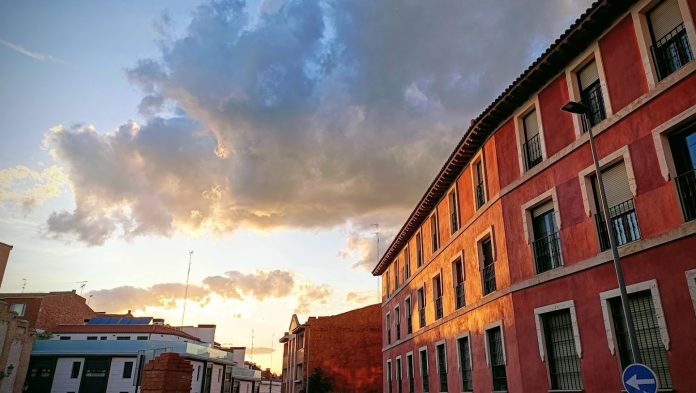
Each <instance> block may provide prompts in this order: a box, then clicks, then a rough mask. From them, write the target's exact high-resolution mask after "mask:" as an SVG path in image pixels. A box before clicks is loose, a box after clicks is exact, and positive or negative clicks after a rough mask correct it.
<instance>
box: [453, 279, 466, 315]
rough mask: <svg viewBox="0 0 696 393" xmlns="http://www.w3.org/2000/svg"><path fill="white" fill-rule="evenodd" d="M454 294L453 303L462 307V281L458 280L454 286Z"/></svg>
mask: <svg viewBox="0 0 696 393" xmlns="http://www.w3.org/2000/svg"><path fill="white" fill-rule="evenodd" d="M454 296H455V303H456V305H457V308H458V309H459V308H462V307H464V283H463V282H460V283H459V284H457V286H456V287H454Z"/></svg>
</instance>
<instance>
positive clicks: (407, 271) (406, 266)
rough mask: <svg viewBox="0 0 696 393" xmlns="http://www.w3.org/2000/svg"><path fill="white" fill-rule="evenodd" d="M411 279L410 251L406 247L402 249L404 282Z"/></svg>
mask: <svg viewBox="0 0 696 393" xmlns="http://www.w3.org/2000/svg"><path fill="white" fill-rule="evenodd" d="M409 277H411V250H410V249H409V247H408V246H406V248H405V249H404V282H406V280H408V278H409Z"/></svg>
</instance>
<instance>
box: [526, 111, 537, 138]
mask: <svg viewBox="0 0 696 393" xmlns="http://www.w3.org/2000/svg"><path fill="white" fill-rule="evenodd" d="M538 133H539V122H538V121H537V116H536V110H534V111H531V112H530V113H529V114H528V115H527V116H525V117H524V134H525V137H526V139H527V140H529V139H531V138H532V137H533V136H535V135H537V134H538Z"/></svg>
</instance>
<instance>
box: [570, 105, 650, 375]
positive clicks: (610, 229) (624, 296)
mask: <svg viewBox="0 0 696 393" xmlns="http://www.w3.org/2000/svg"><path fill="white" fill-rule="evenodd" d="M561 110H562V111H565V112H570V113H575V114H578V115H580V118H581V119H582V125H583V128H585V129H587V133H588V134H589V139H590V150H592V161H593V162H594V167H595V176H596V177H597V188H598V189H599V199H600V200H601V205H602V216H603V218H604V225H606V227H607V233H608V234H609V245H610V246H611V255H612V257H613V259H614V270H616V280H617V281H618V282H619V292H620V293H621V308H622V309H623V313H624V317H625V318H626V329H627V330H628V341H629V344H630V346H631V357H632V358H633V363H642V360H641V356H640V348H639V347H638V338H637V336H636V328H635V326H634V325H633V314H632V313H631V308H630V306H629V303H628V293H627V292H626V282H625V281H624V275H623V270H622V269H621V257H620V256H619V249H618V247H617V244H616V234H615V233H614V226H613V225H611V224H610V223H609V206H608V205H607V195H606V191H605V190H604V180H603V179H602V171H601V169H600V167H599V159H598V158H597V148H596V147H595V143H594V135H593V134H592V126H591V125H590V122H589V119H588V118H587V113H588V112H589V110H590V108H588V107H587V105H585V104H583V103H580V102H575V101H570V102H568V103H567V104H565V105H564V106H563V107H562V108H561Z"/></svg>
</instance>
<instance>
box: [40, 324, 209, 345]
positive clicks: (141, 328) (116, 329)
mask: <svg viewBox="0 0 696 393" xmlns="http://www.w3.org/2000/svg"><path fill="white" fill-rule="evenodd" d="M51 333H58V334H68V333H95V334H107V333H147V334H170V335H173V336H179V337H183V338H188V339H190V340H196V341H199V342H202V341H201V339H200V338H198V337H195V336H192V335H190V334H188V333H184V332H182V331H180V330H177V329H174V328H173V327H171V326H164V325H58V326H56V327H55V328H54V329H53V330H52V331H51Z"/></svg>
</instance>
